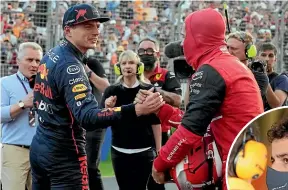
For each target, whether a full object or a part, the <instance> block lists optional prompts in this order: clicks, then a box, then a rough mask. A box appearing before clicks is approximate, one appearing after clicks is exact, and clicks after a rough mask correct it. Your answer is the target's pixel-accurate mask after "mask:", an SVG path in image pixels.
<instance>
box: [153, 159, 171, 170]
mask: <svg viewBox="0 0 288 190" xmlns="http://www.w3.org/2000/svg"><path fill="white" fill-rule="evenodd" d="M153 165H154V168H155V170H156V171H157V172H164V171H166V170H167V169H168V168H169V167H167V165H166V162H165V161H164V160H162V159H161V157H160V156H158V157H157V158H156V159H155V160H154V162H153Z"/></svg>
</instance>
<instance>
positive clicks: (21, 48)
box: [17, 42, 43, 59]
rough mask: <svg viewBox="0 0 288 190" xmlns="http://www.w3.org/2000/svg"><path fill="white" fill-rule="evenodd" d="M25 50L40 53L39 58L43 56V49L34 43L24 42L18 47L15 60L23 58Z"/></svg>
mask: <svg viewBox="0 0 288 190" xmlns="http://www.w3.org/2000/svg"><path fill="white" fill-rule="evenodd" d="M27 48H31V49H33V50H39V51H40V52H41V54H42V55H41V57H42V56H43V49H42V47H41V46H40V45H39V44H37V43H35V42H24V43H21V44H20V45H19V48H18V54H17V58H18V59H21V58H22V57H23V56H24V51H25V49H27Z"/></svg>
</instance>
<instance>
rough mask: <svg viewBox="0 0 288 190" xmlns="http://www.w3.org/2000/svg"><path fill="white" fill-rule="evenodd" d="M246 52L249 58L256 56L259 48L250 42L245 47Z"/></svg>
mask: <svg viewBox="0 0 288 190" xmlns="http://www.w3.org/2000/svg"><path fill="white" fill-rule="evenodd" d="M245 54H246V57H247V58H254V57H256V55H257V48H256V46H255V45H253V44H248V45H247V46H246V48H245Z"/></svg>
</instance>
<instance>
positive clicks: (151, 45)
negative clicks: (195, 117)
mask: <svg viewBox="0 0 288 190" xmlns="http://www.w3.org/2000/svg"><path fill="white" fill-rule="evenodd" d="M137 52H138V56H139V57H140V59H141V62H143V63H144V66H145V72H144V75H145V78H147V79H148V80H149V81H150V82H151V83H152V84H153V85H154V86H155V88H156V90H157V91H158V92H160V93H161V95H162V96H163V100H164V101H165V102H166V103H167V104H170V105H171V106H174V107H180V104H181V94H182V90H181V85H180V83H179V81H178V80H177V79H176V77H175V74H174V73H173V72H169V71H168V70H166V69H164V68H161V67H160V52H159V43H158V42H157V41H156V40H153V39H150V38H145V39H143V40H141V41H140V42H139V45H138V50H137ZM163 127H167V129H166V128H163ZM169 129H170V127H168V126H162V132H163V133H164V132H165V133H166V134H165V137H164V139H162V142H163V144H162V145H164V144H165V142H166V141H167V138H168V136H167V131H168V130H169Z"/></svg>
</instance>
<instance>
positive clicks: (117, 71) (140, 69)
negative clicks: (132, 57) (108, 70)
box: [114, 62, 144, 76]
mask: <svg viewBox="0 0 288 190" xmlns="http://www.w3.org/2000/svg"><path fill="white" fill-rule="evenodd" d="M114 72H115V74H116V75H117V76H120V75H122V72H121V67H120V63H116V64H115V65H114ZM143 73H144V63H142V62H139V63H138V64H137V75H141V74H143Z"/></svg>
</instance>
